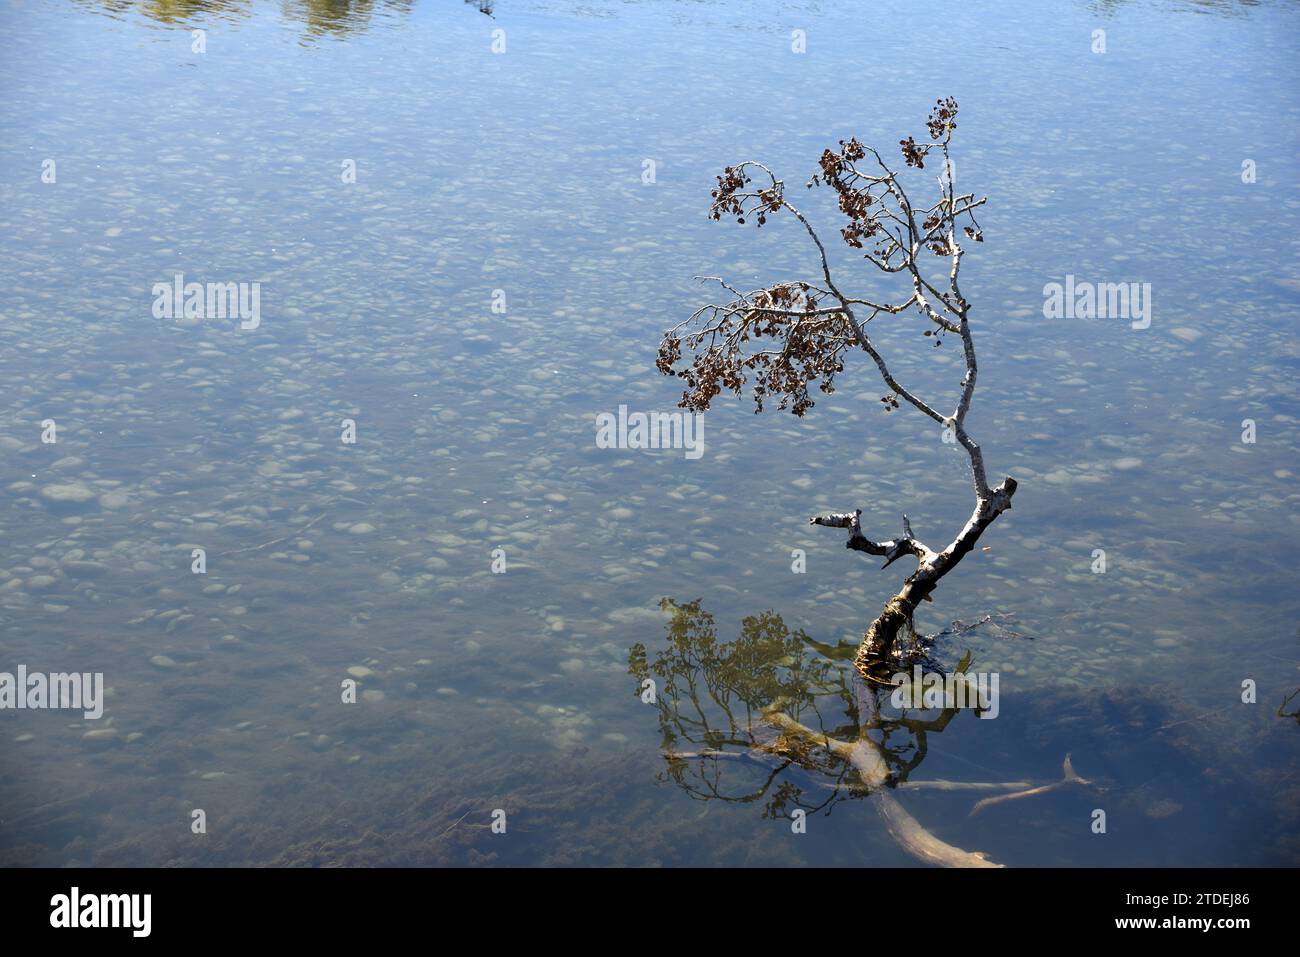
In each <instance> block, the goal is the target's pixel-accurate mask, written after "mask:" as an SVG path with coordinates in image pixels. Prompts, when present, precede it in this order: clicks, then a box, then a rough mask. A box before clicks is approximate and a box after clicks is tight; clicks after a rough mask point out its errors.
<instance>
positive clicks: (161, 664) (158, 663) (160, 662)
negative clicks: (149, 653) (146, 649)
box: [149, 655, 176, 668]
mask: <svg viewBox="0 0 1300 957" xmlns="http://www.w3.org/2000/svg"><path fill="white" fill-rule="evenodd" d="M149 664H151V665H153V666H154V667H155V668H175V667H176V661H175V659H173V658H168V657H167V656H166V655H154V656H153V657H152V658H150V659H149Z"/></svg>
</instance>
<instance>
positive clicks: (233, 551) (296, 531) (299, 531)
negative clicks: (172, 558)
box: [216, 512, 329, 558]
mask: <svg viewBox="0 0 1300 957" xmlns="http://www.w3.org/2000/svg"><path fill="white" fill-rule="evenodd" d="M328 514H329V513H328V512H321V513H320V514H319V515H317V516H316V517H315V518H313V519H312V520H311V521H310V522H308V523H307V524H306V525H304V526H303V527H302V528H298V529H294V530H293V531H292V532H290V533H289V534H288V535H281V536H280V537H279V538H273V539H271V540H270V541H269V542H263V543H262V544H261V545H250V546H248V547H247V548H232V549H231V550H230V551H228V552H221V553H220V554H219V555H217V556H216V557H217V558H225V557H226V556H227V555H239V554H242V553H243V552H255V551H258V550H260V549H263V548H267V547H269V546H271V545H278V544H280V543H281V542H287V541H288V540H289V539H291V538H293V537H294V536H296V535H301V534H302V533H303V532H305V531H307V529H309V528H311V527H312V526H313V525H315V524H316V523H317V522H319V521H320V520H321V519H322V518H324V517H325V516H326V515H328Z"/></svg>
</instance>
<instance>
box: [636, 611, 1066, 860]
mask: <svg viewBox="0 0 1300 957" xmlns="http://www.w3.org/2000/svg"><path fill="white" fill-rule="evenodd" d="M660 604H661V607H662V608H663V609H664V610H665V611H666V612H668V613H669V614H670V615H671V618H670V620H669V622H668V625H667V631H668V646H667V647H666V648H665V649H664V650H662V651H660V652H658V654H657V655H656V656H655V657H654V658H653V660H651V658H650V654H649V652H648V651H647V649H646V647H645V646H644V645H642V644H639V643H638V644H637V645H634V646H633V647H632V649H631V651H630V653H629V669H628V670H629V673H630V674H631V675H632V676H633V677H634V678H636V680H637V689H636V693H637V695H639V696H640V697H641V699H642V701H645V702H646V703H653V704H655V705H656V706H657V710H658V719H659V729H660V732H661V733H662V748H663V752H664V758H665V761H666V766H665V769H664V770H663V771H662V772H661V773H660V775H659V779H660V780H662V781H671V782H672V783H674V784H675V785H677V786H678V787H680V788H682V789H683V790H684V791H686V792H687V793H688V794H690V795H691V796H692V797H693V798H696V799H699V800H723V801H728V802H737V803H742V804H743V803H754V802H759V801H762V802H764V804H763V816H764V817H766V818H773V819H776V818H782V819H788V818H789V817H790V816H791V815H793V814H795V812H796V811H797V810H802V811H803V812H804V813H805V814H814V813H818V812H822V811H824V812H827V813H829V811H830V809H831V808H832V806H833V805H835V804H836V803H838V802H841V801H846V800H856V799H863V798H865V799H869V800H871V801H872V802H873V803H874V804H875V806H876V808H877V810H878V811H879V812H880V815H881V817H882V818H883V819H884V821H885V824H886V826H887V827H888V829H889V832H890V834H891V835H892V836H893V838H894V839H895V840H896V841H897V842H898V843H899V844H900V846H902V847H903V849H904V850H906V851H907V852H908V853H909V854H911V855H912V856H914V857H916V858H917V859H918V860H921V861H924V862H926V863H929V864H937V865H942V866H947V867H1000V866H1002V865H1000V864H996V863H994V862H993V861H991V860H989V858H988V856H987V855H986V854H984V853H982V852H979V851H973V852H972V851H965V850H962V849H961V848H958V847H954V846H952V845H950V844H947V843H945V842H944V841H942V840H940V839H939V838H938V837H936V836H935V835H934V834H932V833H931V832H930V831H928V830H927V829H926V828H925V827H923V826H922V825H921V824H920V823H919V822H918V821H917V820H916V819H915V818H914V817H912V815H911V814H909V813H908V812H907V810H906V809H904V808H903V806H902V805H901V804H900V803H899V802H898V800H897V799H896V798H895V797H894V794H893V792H894V791H895V790H900V789H919V788H933V789H939V790H947V791H956V790H965V791H982V792H987V793H991V794H996V795H997V796H996V797H995V798H993V799H989V798H986V799H985V800H984V801H982V802H980V803H979V804H977V805H976V809H978V808H979V807H981V806H987V804H989V803H992V802H993V801H1006V800H1015V799H1018V798H1025V797H1030V796H1032V795H1035V794H1043V793H1046V792H1048V791H1052V790H1056V789H1057V788H1060V787H1064V786H1086V785H1088V784H1090V782H1088V781H1086V780H1084V779H1083V778H1080V777H1079V776H1078V775H1076V774H1074V773H1073V769H1072V768H1071V767H1070V765H1069V759H1068V756H1067V758H1066V763H1065V776H1064V777H1063V778H1062V779H1061V780H1060V781H1057V782H1055V783H1051V784H1045V785H1039V786H1037V787H1034V786H1033V785H1032V783H1031V782H1028V781H1006V782H996V783H994V782H987V783H986V782H961V781H937V780H930V781H922V780H913V779H912V775H913V772H915V771H916V769H917V768H918V767H920V765H921V762H922V761H924V760H925V756H926V753H927V748H928V736H929V735H930V734H932V733H940V732H942V731H943V730H944V728H946V727H947V726H948V723H949V722H950V721H952V719H953V718H954V717H956V715H957V713H958V712H959V711H960V710H964V709H962V708H958V707H946V708H932V709H929V710H926V709H917V708H901V709H900V708H895V707H894V702H893V701H892V700H891V698H892V692H893V690H894V688H893V686H891V685H884V686H869V685H867V684H866V683H865V682H864V681H863V680H862V678H861V677H860V676H859V674H858V673H857V671H856V670H855V669H854V668H853V667H852V665H851V663H852V660H853V657H854V655H855V654H856V652H857V646H856V645H853V644H844V645H840V646H831V645H826V644H822V643H819V642H817V641H814V640H813V639H812V638H810V637H809V636H808V635H807V634H806V633H804V632H803V631H802V630H798V631H793V632H792V631H791V630H790V629H789V627H788V626H787V625H786V624H785V622H784V621H783V620H782V618H781V616H780V615H779V614H776V613H775V612H771V611H769V612H764V613H762V614H759V615H751V616H749V617H747V618H745V620H744V622H743V623H742V626H741V633H740V637H739V638H737V639H735V640H734V641H728V642H720V641H719V640H718V635H717V629H716V627H715V625H714V621H713V616H712V615H711V614H709V613H708V612H707V611H705V610H704V609H703V608H702V607H701V603H700V601H699V600H696V601H691V602H684V603H679V602H677V601H674V600H673V599H669V598H666V599H664V600H663V601H662V602H661V603H660ZM970 661H971V656H970V654H969V652H968V653H967V654H966V655H965V656H964V657H963V658H962V660H961V661H960V662H959V663H958V664H957V666H956V668H954V669H953V673H954V674H959V675H960V674H964V673H965V672H966V671H967V670H968V668H969V666H970ZM926 667H927V669H928V670H929V671H931V672H933V671H936V670H937V669H936V668H935V666H934V664H933V662H930V663H928V664H927V666H926ZM736 762H743V763H749V764H752V765H755V766H757V767H758V768H760V769H761V772H760V774H759V777H758V783H757V784H756V785H755V784H753V783H752V780H750V779H747V778H746V777H745V776H743V775H740V774H730V775H729V774H728V773H727V771H726V767H727V766H728V765H730V764H733V763H736Z"/></svg>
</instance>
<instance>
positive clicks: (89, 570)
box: [63, 560, 109, 578]
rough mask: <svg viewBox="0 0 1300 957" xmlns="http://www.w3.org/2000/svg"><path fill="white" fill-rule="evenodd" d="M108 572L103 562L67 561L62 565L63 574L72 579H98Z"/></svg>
mask: <svg viewBox="0 0 1300 957" xmlns="http://www.w3.org/2000/svg"><path fill="white" fill-rule="evenodd" d="M108 571H109V568H108V566H107V565H105V564H104V563H103V562H88V561H79V560H78V561H67V562H64V563H63V572H64V574H66V575H71V576H72V577H73V578H99V577H100V576H102V575H106V574H107V573H108Z"/></svg>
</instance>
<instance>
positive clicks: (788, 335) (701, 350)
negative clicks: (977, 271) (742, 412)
mask: <svg viewBox="0 0 1300 957" xmlns="http://www.w3.org/2000/svg"><path fill="white" fill-rule="evenodd" d="M956 117H957V103H956V101H954V100H953V99H952V98H951V97H949V98H948V99H945V100H939V101H938V102H937V103H936V104H935V107H934V110H933V111H932V112H931V114H930V118H929V121H928V123H927V126H928V128H929V136H930V141H929V142H922V143H917V142H916V141H915V140H914V139H913V138H912V137H908V138H907V139H905V140H901V141H900V146H901V149H902V154H903V159H904V161H905V163H906V165H907V166H909V167H914V168H916V169H924V168H925V164H926V161H927V159H933V158H934V157H932V155H931V154H938V155H939V156H940V157H942V170H941V172H940V175H939V193H940V195H939V197H938V199H937V200H935V201H934V202H932V203H929V204H928V205H919V206H918V205H916V204H914V203H913V201H912V199H911V198H910V197H909V195H908V193H907V190H906V189H905V188H904V186H903V183H902V181H901V179H900V178H899V176H898V174H897V173H895V172H894V170H893V169H891V168H890V167H889V166H888V165H887V164H886V163H885V161H884V160H883V159H882V158H881V156H880V154H879V153H878V152H877V151H876V150H874V149H872V148H871V147H869V146H864V145H863V144H861V143H859V142H858V141H857V139H850V140H848V141H847V142H845V141H841V142H840V148H839V150H838V151H833V150H829V149H828V150H826V151H825V152H823V153H822V157H821V164H820V166H821V168H820V170H819V172H817V173H816V174H814V175H813V177H812V179H811V180H810V181H809V183H808V186H809V188H812V187H814V186H827V187H829V188H831V189H832V190H834V191H835V194H836V196H837V198H838V200H839V208H840V211H841V212H842V213H843V214H844V216H845V218H846V220H847V224H846V225H844V226H843V227H841V229H840V236H841V238H842V239H843V241H844V242H845V243H847V244H848V245H849V246H850V247H851V248H853V249H860V250H864V252H863V254H862V255H863V258H864V259H865V260H866V261H867V262H868V263H870V264H871V265H872V266H873V267H875V269H877V270H878V271H879V272H880V273H881V274H882V275H883V276H884V277H886V278H890V279H893V280H894V281H895V282H896V283H897V284H898V285H901V286H902V287H903V290H904V292H905V293H907V294H906V295H903V294H902V293H900V294H896V295H894V296H893V297H892V298H891V297H883V296H882V297H876V298H871V299H867V298H859V297H857V296H854V295H850V294H849V293H848V292H846V291H845V290H844V288H843V287H841V286H840V285H839V284H838V283H837V282H836V280H835V279H834V278H833V277H832V275H831V267H830V263H829V261H828V259H827V254H826V247H825V246H824V245H823V243H822V239H821V237H820V236H819V235H818V233H817V231H816V230H815V229H814V228H813V226H812V224H811V222H809V220H808V219H807V217H806V216H805V215H804V214H803V213H802V212H800V211H799V209H798V208H796V207H795V206H794V205H792V204H791V203H790V201H789V199H788V198H787V196H786V191H785V183H784V182H783V181H781V180H780V179H777V177H776V175H775V174H774V173H773V172H772V171H771V170H770V169H769V168H768V167H766V166H764V165H763V164H762V163H757V162H754V161H752V160H747V161H745V162H743V163H740V164H739V165H737V166H729V167H727V168H726V169H725V170H723V173H722V175H721V176H719V177H718V186H717V189H715V190H714V191H713V204H712V207H711V215H712V218H713V219H720V218H721V217H722V216H723V215H724V214H725V215H729V216H734V217H735V218H736V220H737V222H739V223H742V224H743V223H745V222H746V221H748V220H753V221H754V222H755V223H756V225H758V226H762V225H763V224H764V223H765V222H766V221H767V217H769V216H774V215H779V214H787V215H789V216H793V217H794V218H795V220H797V221H798V223H799V224H800V225H801V226H802V227H803V229H804V230H805V231H806V232H807V234H808V237H809V239H811V241H812V244H813V246H814V248H815V251H816V253H817V255H818V257H819V259H820V265H821V276H820V278H816V279H805V280H795V281H784V282H778V283H776V284H774V285H770V286H766V287H764V288H761V289H755V290H752V291H748V292H743V291H741V290H739V289H737V288H736V287H735V286H733V285H731V284H729V283H728V282H726V281H725V280H724V279H721V278H718V277H704V278H705V279H706V281H711V282H716V283H717V284H718V285H719V286H721V287H722V289H723V290H724V291H725V292H726V293H727V294H728V295H729V297H730V298H728V299H727V300H726V301H724V302H720V303H709V304H707V305H705V306H702V307H701V308H700V309H698V310H696V311H695V313H693V314H692V315H691V316H690V317H689V318H688V319H686V320H685V321H684V322H682V323H680V324H679V325H677V326H676V327H675V328H673V329H672V330H670V331H669V332H668V333H666V334H665V336H664V338H663V341H662V342H661V343H660V345H659V356H658V362H657V365H658V367H659V370H660V371H661V372H663V373H664V374H665V375H676V376H678V377H679V378H681V379H683V380H684V381H685V383H686V390H685V391H684V393H683V395H682V401H681V403H680V405H681V406H682V407H683V408H685V409H689V410H691V411H694V412H703V411H705V410H706V409H708V408H709V403H710V402H712V401H713V399H714V398H715V397H717V396H718V395H719V394H720V393H721V392H722V390H723V389H727V390H729V391H731V392H733V393H734V394H736V395H740V394H741V393H742V392H743V391H744V390H745V389H746V388H747V387H748V388H749V390H750V392H751V394H752V396H753V398H754V402H755V406H756V408H755V411H756V412H761V411H762V410H763V407H764V403H765V402H766V401H768V400H770V399H772V398H776V399H777V400H778V401H779V408H780V409H787V408H788V409H789V410H790V412H792V413H793V414H794V415H796V416H800V417H802V416H803V415H804V413H805V412H807V411H808V409H810V408H812V406H813V400H812V399H811V398H810V397H809V394H808V386H809V384H810V383H812V382H817V384H818V387H819V388H820V389H821V390H822V391H823V392H825V393H831V392H833V391H834V380H835V376H836V375H837V374H838V373H839V372H841V371H843V368H844V356H845V355H846V354H847V353H848V352H850V351H852V350H861V351H863V352H865V353H866V354H867V355H868V356H869V357H870V358H871V360H872V361H873V362H874V363H875V365H876V368H877V369H878V370H879V372H880V376H881V378H882V379H883V380H884V382H885V385H886V386H888V388H889V390H890V391H889V393H887V394H886V395H885V396H883V397H882V399H881V401H882V402H883V403H884V406H885V409H886V411H888V410H890V409H897V408H899V407H900V400H902V401H903V402H906V403H907V404H908V405H910V406H912V407H913V408H915V409H917V410H919V411H920V412H921V413H923V414H924V415H926V416H927V417H929V418H930V419H932V420H933V421H934V422H936V423H937V424H938V425H940V426H941V427H942V428H944V429H946V430H949V431H950V433H951V436H952V438H953V440H954V441H955V442H957V443H958V444H960V445H961V447H962V448H963V449H965V451H966V454H967V455H968V456H969V458H970V469H971V477H972V481H973V483H974V488H975V508H974V511H972V513H971V516H970V518H969V519H968V520H967V522H966V524H965V526H964V527H963V528H962V529H961V531H960V532H959V533H958V534H957V536H956V537H955V538H954V539H953V540H952V542H951V543H950V544H949V545H948V546H947V547H945V548H944V549H942V550H941V551H937V552H936V551H934V550H933V549H931V548H929V547H928V546H926V545H925V544H924V543H923V542H921V541H920V540H919V539H918V538H917V537H916V536H915V535H914V534H913V533H912V527H911V525H910V523H909V522H908V519H907V516H906V515H904V516H903V521H902V526H903V533H902V535H901V536H900V537H897V538H892V539H887V540H881V541H876V540H874V539H871V538H868V537H867V536H866V535H864V534H863V532H862V525H861V517H862V510H861V509H858V510H857V511H854V512H845V513H841V514H833V515H821V516H817V517H814V518H811V519H809V522H810V523H811V524H813V525H826V526H830V527H832V528H846V529H848V542H847V545H846V547H848V548H851V549H854V550H856V551H860V552H866V553H867V554H869V555H879V556H883V557H884V558H885V564H884V566H882V567H886V568H887V567H889V565H890V564H892V563H893V562H894V561H896V560H897V559H899V558H901V557H902V556H904V555H912V556H914V557H915V558H916V560H917V568H916V571H914V572H913V573H912V574H911V575H910V576H909V577H908V579H907V581H906V582H904V583H903V586H902V588H900V589H899V591H898V593H897V594H895V595H894V597H893V598H891V599H890V600H889V601H888V602H887V603H886V604H885V607H884V610H883V611H882V612H881V613H880V615H879V616H878V617H877V618H876V619H875V621H873V622H872V624H871V626H870V628H869V629H868V630H867V633H866V635H865V637H864V638H863V641H862V644H861V647H860V648H859V651H858V655H857V658H856V661H855V664H856V665H857V667H858V670H859V671H860V672H862V674H863V675H868V674H870V672H871V671H872V670H873V665H875V664H877V663H882V662H888V661H889V660H890V659H892V658H894V657H896V656H898V655H903V654H907V653H908V652H909V651H910V650H911V647H912V643H913V629H912V619H913V615H914V613H915V611H916V607H917V605H918V604H919V603H920V602H921V601H925V600H929V599H930V594H931V592H933V591H934V589H935V586H936V585H938V583H939V580H940V579H941V578H943V576H945V575H946V574H948V573H949V572H950V571H952V569H953V568H955V567H956V566H957V563H958V562H960V561H961V560H962V558H963V557H964V556H965V555H966V553H967V552H969V551H971V549H972V548H974V547H975V543H976V542H977V541H978V540H979V538H980V535H981V534H983V532H984V529H986V528H987V527H988V526H989V525H990V524H991V523H992V522H993V521H994V519H996V518H997V517H998V516H999V515H1001V514H1002V513H1003V512H1004V511H1006V510H1007V509H1009V508H1010V507H1011V497H1012V496H1013V495H1014V494H1015V491H1016V481H1015V479H1012V478H1009V477H1008V478H1004V479H1003V480H1002V481H1001V482H1000V483H998V484H997V485H996V486H993V487H990V486H989V484H988V479H987V477H986V475H985V471H984V457H983V455H982V453H981V452H980V447H979V445H978V444H977V443H976V442H975V440H974V439H973V438H972V437H971V435H970V433H969V432H967V430H966V416H967V414H968V413H969V412H970V408H971V400H972V398H973V397H974V395H975V380H976V375H977V366H976V361H975V343H974V340H973V338H972V336H971V327H970V313H971V306H970V303H969V302H967V301H966V299H965V297H963V296H962V293H961V288H960V286H959V285H958V278H959V273H960V270H961V261H962V256H963V254H964V250H963V247H962V244H961V240H960V239H959V233H960V234H961V236H962V237H964V238H965V239H967V240H973V241H975V242H983V235H982V232H981V230H980V226H979V223H978V222H977V221H976V219H975V214H974V211H975V209H976V208H978V207H980V206H983V205H984V203H985V202H986V200H987V197H981V198H979V199H976V198H975V195H974V194H973V193H964V194H958V193H957V191H956V188H955V186H954V182H953V167H952V161H951V158H950V156H949V147H950V145H951V141H952V135H953V131H954V130H955V129H956ZM936 257H937V258H938V259H940V260H941V261H942V264H943V267H942V268H940V269H938V270H936V269H934V268H933V266H932V264H933V263H934V262H935V258H936ZM944 272H946V275H942V274H943V273H944ZM909 290H910V292H909ZM912 310H915V312H916V313H917V314H919V316H920V317H921V319H922V321H923V322H924V324H925V328H924V336H925V337H927V338H932V339H933V340H934V343H935V345H939V344H940V343H941V342H942V341H943V338H944V336H946V335H955V336H957V337H958V339H959V341H960V342H961V348H962V353H963V356H964V358H965V364H966V374H965V376H964V377H963V378H962V382H961V389H960V392H959V394H958V395H957V397H956V400H955V405H954V407H953V410H952V412H951V413H949V414H944V413H943V412H940V411H939V410H938V409H937V408H936V405H935V404H932V403H931V402H928V401H926V400H925V399H923V398H921V397H920V396H919V395H917V394H916V393H915V392H913V391H912V390H910V389H908V388H906V387H905V386H904V385H903V384H902V383H900V382H899V381H898V379H897V378H895V377H894V375H893V373H892V372H890V370H889V366H888V364H887V363H886V362H885V359H884V357H883V356H882V355H881V354H880V351H879V350H878V349H877V348H876V345H875V343H873V342H872V339H871V336H870V335H869V334H868V331H867V327H868V325H869V324H870V323H871V322H872V321H873V320H875V319H876V318H877V317H880V316H897V315H899V314H901V313H907V312H910V311H912ZM763 340H767V342H766V343H765V342H763ZM769 344H770V345H769ZM683 345H685V347H686V348H687V349H688V350H690V351H692V352H693V353H694V358H693V360H691V361H690V362H689V364H685V365H683V366H681V367H680V368H679V367H678V365H679V362H681V359H682V347H683ZM751 377H752V381H751Z"/></svg>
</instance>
